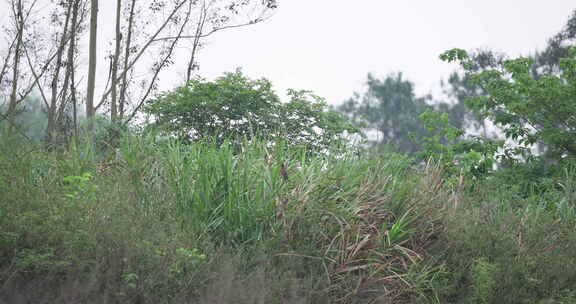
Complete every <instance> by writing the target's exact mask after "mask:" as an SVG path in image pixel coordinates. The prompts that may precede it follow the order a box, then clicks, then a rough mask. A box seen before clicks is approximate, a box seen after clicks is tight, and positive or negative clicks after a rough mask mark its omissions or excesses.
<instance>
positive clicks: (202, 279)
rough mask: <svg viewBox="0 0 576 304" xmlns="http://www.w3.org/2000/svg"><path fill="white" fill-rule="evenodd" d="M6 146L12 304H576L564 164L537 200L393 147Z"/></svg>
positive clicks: (2, 238) (2, 230) (7, 273)
mask: <svg viewBox="0 0 576 304" xmlns="http://www.w3.org/2000/svg"><path fill="white" fill-rule="evenodd" d="M2 140H3V143H2V144H0V147H1V148H0V149H1V152H2V153H0V169H1V170H0V194H1V197H0V288H1V289H0V302H8V303H26V302H34V303H80V302H82V303H572V302H574V300H576V297H575V290H574V288H573V286H576V265H575V263H576V262H575V261H574V259H573V253H574V252H576V240H575V238H576V236H575V235H574V233H573V232H574V228H575V227H574V225H575V223H576V221H575V219H576V217H575V216H574V215H575V213H574V212H575V211H574V190H575V189H574V178H573V176H574V175H573V174H572V171H570V170H568V169H567V170H566V171H565V172H564V175H562V178H561V179H559V180H557V181H555V182H552V185H553V186H551V187H549V189H548V191H544V192H539V195H538V196H533V195H532V196H527V195H521V194H520V193H518V191H519V190H518V189H515V188H513V187H507V186H505V185H503V183H502V182H501V181H502V180H504V179H505V178H506V179H507V178H509V176H505V177H498V176H494V177H493V178H491V179H483V180H475V179H473V178H472V177H467V176H456V177H454V176H452V177H449V176H447V175H446V172H445V171H444V168H443V167H442V165H440V163H436V162H434V161H432V160H430V161H429V162H428V163H427V164H426V165H425V166H423V167H421V168H418V169H416V168H414V167H413V166H412V165H411V163H412V161H411V160H410V159H408V158H406V157H404V156H401V155H397V154H392V153H388V154H384V155H363V156H361V155H358V154H353V153H350V154H339V155H334V154H332V155H331V154H326V155H321V156H320V155H317V156H312V155H310V154H308V153H306V152H305V151H303V150H301V149H298V148H295V147H291V146H289V145H287V144H286V143H283V142H277V143H275V144H274V145H271V144H269V143H265V142H262V141H258V140H252V141H249V142H248V141H245V142H242V143H238V142H235V143H233V142H229V143H225V144H223V145H216V144H214V143H212V142H210V141H205V142H197V143H193V144H189V145H185V144H181V143H179V142H177V141H173V140H169V139H164V140H158V139H157V138H155V137H150V136H136V135H130V134H126V135H125V136H124V137H123V139H122V140H121V142H120V143H119V146H118V149H115V150H114V149H109V150H107V151H100V150H97V149H95V148H93V145H91V144H88V143H77V144H74V145H71V146H70V147H69V148H68V149H66V151H44V149H43V148H42V147H36V146H34V145H32V144H29V143H22V142H17V143H16V142H13V141H16V139H10V138H3V139H2ZM23 151H25V152H23Z"/></svg>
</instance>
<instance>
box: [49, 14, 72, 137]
mask: <svg viewBox="0 0 576 304" xmlns="http://www.w3.org/2000/svg"><path fill="white" fill-rule="evenodd" d="M71 11H72V6H71V5H69V6H68V8H67V10H66V21H65V22H64V24H63V25H62V36H60V42H59V44H58V50H57V53H56V64H55V67H54V74H53V76H52V83H51V96H50V107H49V108H48V126H47V128H46V132H47V133H48V134H47V138H48V143H50V144H53V143H55V139H56V138H57V133H58V129H59V128H58V127H59V126H58V124H59V123H60V121H61V118H60V117H59V116H60V113H59V112H60V111H57V106H58V99H59V96H58V87H59V86H58V82H60V67H61V66H62V57H64V49H65V48H66V45H67V44H68V26H69V24H70V17H71ZM57 39H58V38H56V41H57ZM64 89H66V88H63V90H64ZM63 99H64V98H63ZM62 102H64V101H62Z"/></svg>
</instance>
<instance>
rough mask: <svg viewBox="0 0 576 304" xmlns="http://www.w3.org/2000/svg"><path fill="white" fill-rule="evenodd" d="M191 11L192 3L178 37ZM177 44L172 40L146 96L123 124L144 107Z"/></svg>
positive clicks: (175, 40)
mask: <svg viewBox="0 0 576 304" xmlns="http://www.w3.org/2000/svg"><path fill="white" fill-rule="evenodd" d="M191 11H192V2H190V5H189V6H188V13H187V14H186V19H185V20H184V22H183V23H182V26H181V27H180V30H179V31H178V35H181V34H182V32H183V31H184V28H185V27H186V25H187V24H188V21H189V20H190V12H191ZM177 42H178V39H174V40H173V41H172V43H171V45H170V48H169V49H168V54H167V55H166V57H164V59H163V60H162V62H161V63H160V65H159V66H158V68H157V69H156V71H155V73H154V76H153V77H152V80H151V81H150V85H149V86H148V89H147V90H146V94H144V96H143V97H142V99H141V100H140V102H139V104H138V106H136V108H135V109H134V111H132V114H131V115H130V117H129V118H128V119H126V120H125V121H124V122H123V124H127V123H128V122H130V121H131V120H132V119H133V118H134V116H136V113H137V112H138V111H139V110H140V108H141V107H142V105H144V102H145V101H146V99H148V96H149V95H150V93H151V92H152V88H153V86H154V83H155V82H156V78H157V77H158V74H159V73H160V71H161V70H162V68H163V67H164V66H165V65H166V62H168V59H170V57H171V56H172V53H173V52H174V48H175V47H176V43H177Z"/></svg>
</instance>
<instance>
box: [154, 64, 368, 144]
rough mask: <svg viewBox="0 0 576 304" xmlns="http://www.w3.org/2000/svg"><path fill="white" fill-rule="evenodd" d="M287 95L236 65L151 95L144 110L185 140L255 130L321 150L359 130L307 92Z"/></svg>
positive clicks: (244, 135) (233, 136)
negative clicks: (285, 99)
mask: <svg viewBox="0 0 576 304" xmlns="http://www.w3.org/2000/svg"><path fill="white" fill-rule="evenodd" d="M288 96H289V97H290V100H289V101H288V102H287V103H282V102H281V101H280V98H279V97H278V96H277V95H276V93H275V92H274V91H273V90H272V84H271V83H270V82H269V81H268V80H266V79H257V80H252V79H249V78H248V77H246V76H244V75H243V74H242V72H241V71H239V70H238V71H236V72H234V73H226V74H225V75H224V76H222V77H219V78H217V79H216V80H214V81H206V80H205V79H201V78H197V79H194V80H191V81H190V82H188V84H187V85H185V86H182V87H179V88H177V89H176V90H174V91H172V92H166V93H163V94H161V95H160V96H158V97H157V98H156V99H154V100H151V101H150V102H148V104H147V105H146V106H145V108H144V111H145V112H146V113H147V114H151V115H153V117H154V118H155V123H154V124H153V126H156V127H159V128H160V129H161V130H162V131H163V132H164V133H165V134H170V135H172V136H176V137H178V138H180V139H184V140H186V141H198V140H203V139H208V138H209V139H212V140H213V139H216V140H217V141H218V143H222V142H224V141H225V140H226V139H236V138H245V139H246V138H247V139H251V138H254V137H255V136H257V135H258V136H259V137H260V138H262V137H264V138H267V139H276V138H284V139H287V140H288V141H289V142H290V143H291V144H292V145H300V146H306V147H307V148H312V149H314V150H321V149H324V148H327V147H328V146H330V145H333V144H338V143H345V135H347V134H355V133H358V132H359V131H358V129H356V128H354V127H353V126H352V125H351V124H350V123H349V122H348V121H347V120H346V119H345V117H343V116H341V115H340V114H338V113H336V112H334V111H330V110H328V108H327V105H326V103H325V102H324V100H323V99H322V98H320V97H318V96H316V95H314V94H312V93H311V92H309V91H297V90H288Z"/></svg>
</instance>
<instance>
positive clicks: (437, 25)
mask: <svg viewBox="0 0 576 304" xmlns="http://www.w3.org/2000/svg"><path fill="white" fill-rule="evenodd" d="M2 2H3V3H2V4H5V1H2ZM115 3H116V1H114V0H101V1H100V5H101V12H100V22H102V23H104V27H105V25H106V24H113V20H112V18H113V16H114V12H113V7H114V4H115ZM279 3H280V7H279V8H278V9H277V11H276V13H275V14H274V16H273V17H272V18H271V19H269V20H268V21H266V22H264V23H261V24H257V25H254V26H249V27H245V28H242V29H236V30H229V31H223V32H219V33H217V34H216V35H214V36H212V37H210V38H209V39H208V40H207V41H206V42H207V45H206V47H205V48H204V49H202V50H201V53H200V54H199V60H200V62H199V63H200V70H199V74H200V75H202V76H205V77H207V78H209V79H212V78H214V77H216V76H220V75H222V73H224V72H227V71H234V70H235V69H236V68H237V67H242V68H243V70H244V72H245V73H246V74H247V75H249V76H250V77H252V78H260V77H265V78H268V79H269V80H271V81H272V83H273V84H274V87H275V88H276V90H277V91H278V93H281V94H282V92H284V91H285V90H286V89H287V88H294V89H307V90H312V91H314V92H315V93H316V94H318V95H320V96H322V97H325V98H326V99H327V101H328V102H329V103H331V104H338V103H341V102H343V101H344V100H346V99H348V98H349V97H351V96H352V94H353V92H354V91H360V90H362V89H363V83H364V81H365V79H366V75H367V73H368V72H372V73H375V74H376V75H378V76H385V75H386V74H387V73H390V72H396V71H401V72H403V73H404V74H405V76H406V77H407V78H408V79H409V80H411V81H413V82H415V84H416V90H417V92H418V93H419V94H425V93H428V92H429V91H432V90H435V89H437V88H438V87H439V81H440V79H441V78H445V77H446V76H447V75H448V74H449V73H450V72H451V71H453V70H455V69H456V68H457V66H456V65H455V64H448V63H444V62H442V61H440V60H439V59H438V56H439V54H440V53H442V52H443V51H445V50H448V49H450V48H454V47H458V48H463V49H474V48H480V47H481V48H490V49H494V50H497V51H502V52H505V53H507V54H510V55H520V54H528V53H530V52H532V51H534V50H535V49H537V48H542V47H543V46H544V45H545V43H546V40H547V39H548V38H549V37H551V36H552V35H553V34H555V33H556V32H558V31H559V30H561V29H562V27H563V26H564V25H565V23H566V21H567V20H568V17H569V16H570V14H571V12H572V11H573V10H574V9H576V2H575V1H574V0H549V1H543V0H484V1H472V0H435V1H430V0H403V1H391V0H388V1H386V0H357V1H351V0H348V1H344V0H279ZM4 7H5V6H4ZM6 13H7V12H6V11H5V10H3V9H2V5H0V20H5V18H4V17H5V16H6ZM102 28H103V27H100V29H102ZM108 42H109V41H100V42H99V43H100V45H101V46H102V45H107V44H108ZM105 55H106V54H105V52H104V51H102V52H101V56H99V62H101V63H106V64H107V62H106V61H105V60H104V56H105ZM180 62H182V63H184V62H185V60H182V61H180ZM182 65H184V64H182ZM104 70H106V69H104ZM183 74H184V67H182V68H180V69H178V71H177V72H176V73H172V74H171V75H169V76H168V77H167V76H164V77H163V78H162V80H163V81H162V84H161V88H162V89H165V90H168V89H172V88H174V87H175V86H178V85H181V84H182V82H181V80H182V79H183V76H182V75H183ZM101 80H102V79H101Z"/></svg>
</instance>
